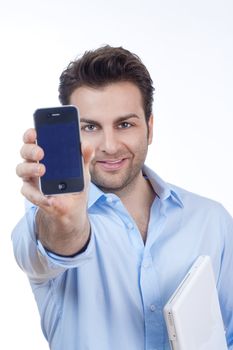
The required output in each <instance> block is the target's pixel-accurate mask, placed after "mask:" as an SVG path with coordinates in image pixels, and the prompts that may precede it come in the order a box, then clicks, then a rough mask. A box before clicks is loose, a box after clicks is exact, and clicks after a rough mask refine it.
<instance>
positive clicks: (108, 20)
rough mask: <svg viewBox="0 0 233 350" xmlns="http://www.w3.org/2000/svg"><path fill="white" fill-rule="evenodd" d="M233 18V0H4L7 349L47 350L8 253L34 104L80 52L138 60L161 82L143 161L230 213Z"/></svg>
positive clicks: (2, 236)
mask: <svg viewBox="0 0 233 350" xmlns="http://www.w3.org/2000/svg"><path fill="white" fill-rule="evenodd" d="M232 19H233V2H232V0H195V1H194V0H193V1H191V0H141V1H140V0H118V1H111V0H96V1H90V0H89V1H88V0H38V1H36V0H34V1H33V0H20V1H18V0H8V1H6V2H4V1H1V3H0V26H1V28H0V36H1V38H0V45H1V50H0V60H1V62H0V99H1V107H0V110H1V115H0V118H1V119H0V125H1V126H0V151H1V173H0V176H1V181H0V185H1V231H0V269H1V294H0V296H1V297H0V322H1V340H0V348H1V349H14V348H16V347H17V349H23V350H32V349H33V350H37V349H38V350H46V349H48V346H47V344H46V342H45V340H44V338H43V336H42V333H41V330H40V324H39V322H40V321H39V316H38V312H37V307H36V304H35V302H34V298H33V295H32V292H31V289H30V286H29V284H28V281H27V279H26V277H25V275H24V274H23V272H21V270H20V269H19V268H18V266H16V263H15V261H14V257H13V253H12V247H11V240H10V234H11V230H12V228H13V226H14V225H15V224H16V222H17V221H18V220H19V218H20V217H21V215H22V214H23V211H24V203H23V197H22V196H21V194H20V187H21V183H20V181H19V179H17V177H16V175H15V166H16V164H17V163H18V162H19V161H20V157H19V149H20V147H21V144H22V141H21V139H22V134H23V132H24V131H25V130H26V129H27V128H28V127H31V126H32V113H33V111H34V109H36V108H37V107H44V106H55V105H57V104H58V99H57V86H58V78H59V75H60V73H61V71H62V70H63V69H64V68H65V67H66V65H67V64H68V63H69V61H70V60H72V59H73V58H75V57H76V56H77V55H78V54H81V53H83V52H84V51H85V50H87V49H92V48H97V47H98V46H100V45H103V44H111V45H113V46H120V45H122V46H124V47H125V48H128V49H129V50H132V51H133V52H135V53H137V54H138V55H139V56H140V57H141V59H142V60H143V62H144V63H145V64H146V65H147V67H148V69H149V71H150V73H151V76H152V78H153V80H154V83H155V87H156V96H155V105H154V114H155V127H154V143H153V145H152V146H150V151H149V156H148V162H147V163H148V164H149V165H150V166H152V167H153V168H154V169H155V170H156V171H157V172H158V173H159V174H160V175H161V176H162V177H163V178H164V179H166V180H167V181H169V182H172V183H175V184H176V185H179V186H182V187H185V188H186V189H188V190H191V191H193V192H198V193H199V194H202V195H204V196H207V197H211V198H213V199H215V200H218V201H220V202H221V203H222V204H223V205H224V206H225V207H226V208H227V209H228V211H229V212H230V213H231V214H232V215H233V199H232V179H233V162H232V151H233V136H232V133H233V130H232V129H233V64H232V62H233V20H232Z"/></svg>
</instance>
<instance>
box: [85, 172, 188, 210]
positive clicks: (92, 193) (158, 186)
mask: <svg viewBox="0 0 233 350" xmlns="http://www.w3.org/2000/svg"><path fill="white" fill-rule="evenodd" d="M142 170H143V173H144V175H145V176H146V177H147V178H148V180H149V181H150V183H151V185H152V187H153V189H154V191H155V193H156V194H157V196H158V197H159V198H160V200H161V201H166V200H167V199H169V198H170V199H171V200H172V201H173V202H174V204H177V205H179V206H180V207H181V208H183V201H182V199H181V196H180V194H179V193H178V189H177V188H174V187H173V186H172V185H170V184H168V183H167V182H165V181H163V180H162V179H161V178H160V177H159V176H158V175H157V174H156V173H155V172H154V171H153V170H151V169H150V168H149V167H148V166H146V165H144V166H143V169H142ZM106 195H107V194H106V193H104V192H103V191H101V190H100V189H99V188H98V187H97V186H96V185H95V184H93V183H91V184H90V189H89V199H88V208H90V207H91V206H92V205H93V204H95V203H96V202H97V201H98V200H99V199H100V198H101V197H106Z"/></svg>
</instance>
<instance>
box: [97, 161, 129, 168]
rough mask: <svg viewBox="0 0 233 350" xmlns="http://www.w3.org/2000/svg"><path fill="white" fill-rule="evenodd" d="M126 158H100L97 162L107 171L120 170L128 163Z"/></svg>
mask: <svg viewBox="0 0 233 350" xmlns="http://www.w3.org/2000/svg"><path fill="white" fill-rule="evenodd" d="M126 160H127V159H126V158H123V159H117V160H99V161H97V162H96V163H97V164H98V165H100V167H101V168H102V169H103V170H105V171H113V170H120V169H121V168H123V166H124V165H125V163H126Z"/></svg>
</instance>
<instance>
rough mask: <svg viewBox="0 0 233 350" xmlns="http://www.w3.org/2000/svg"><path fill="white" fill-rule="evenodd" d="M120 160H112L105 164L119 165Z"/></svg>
mask: <svg viewBox="0 0 233 350" xmlns="http://www.w3.org/2000/svg"><path fill="white" fill-rule="evenodd" d="M120 162H121V160H112V161H106V162H105V163H108V164H116V163H120Z"/></svg>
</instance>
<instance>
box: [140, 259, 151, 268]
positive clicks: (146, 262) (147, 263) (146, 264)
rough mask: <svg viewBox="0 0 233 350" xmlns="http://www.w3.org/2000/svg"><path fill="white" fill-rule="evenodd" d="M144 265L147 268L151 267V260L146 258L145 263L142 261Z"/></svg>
mask: <svg viewBox="0 0 233 350" xmlns="http://www.w3.org/2000/svg"><path fill="white" fill-rule="evenodd" d="M142 266H143V267H144V268H145V269H147V268H148V267H150V261H148V260H145V261H144V262H143V263H142Z"/></svg>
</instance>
